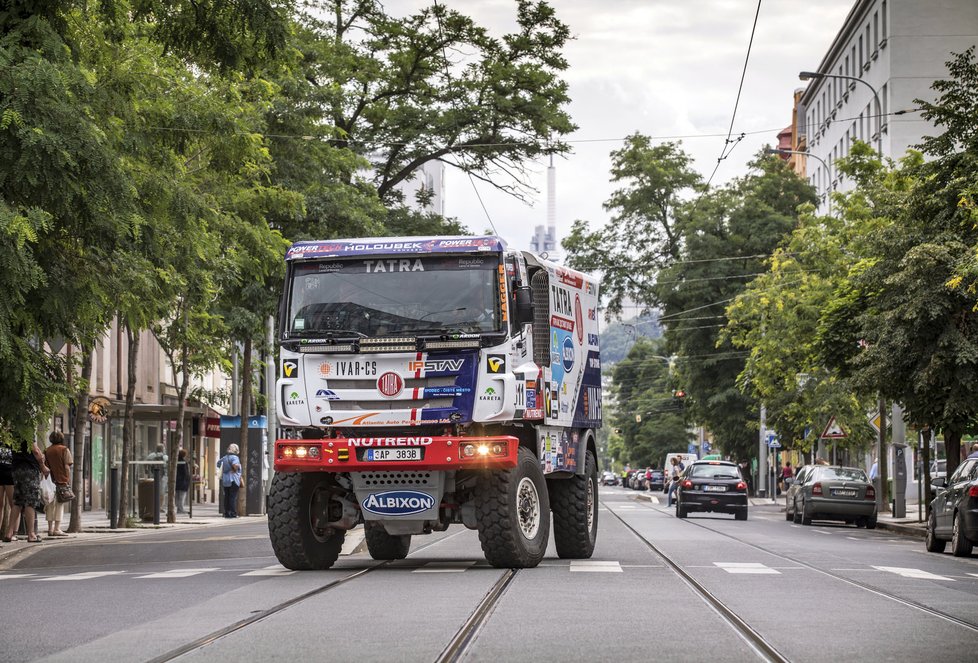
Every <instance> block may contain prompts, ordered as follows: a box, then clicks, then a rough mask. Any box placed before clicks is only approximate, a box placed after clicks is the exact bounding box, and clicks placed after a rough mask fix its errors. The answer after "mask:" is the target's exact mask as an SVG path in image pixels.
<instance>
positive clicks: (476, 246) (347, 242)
mask: <svg viewBox="0 0 978 663" xmlns="http://www.w3.org/2000/svg"><path fill="white" fill-rule="evenodd" d="M505 250H506V241H505V240H503V239H502V238H501V237H496V236H493V235H482V236H478V237H463V236H437V237H361V238H353V239H327V240H318V241H306V242H296V243H295V244H293V245H292V246H291V247H290V248H289V250H288V253H286V254H285V259H286V260H309V259H316V258H343V257H348V256H367V255H423V254H426V253H502V252H504V251H505Z"/></svg>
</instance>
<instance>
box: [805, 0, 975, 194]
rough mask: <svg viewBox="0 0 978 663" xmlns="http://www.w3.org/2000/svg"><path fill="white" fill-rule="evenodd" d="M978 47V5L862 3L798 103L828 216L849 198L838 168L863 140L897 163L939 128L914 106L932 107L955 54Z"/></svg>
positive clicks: (897, 0) (810, 172)
mask: <svg viewBox="0 0 978 663" xmlns="http://www.w3.org/2000/svg"><path fill="white" fill-rule="evenodd" d="M976 43H978V2H976V1H975V0H927V1H924V2H922V1H920V0H857V1H856V2H855V4H854V5H853V7H852V10H851V11H850V12H849V15H848V16H847V17H846V20H845V23H844V24H843V26H842V28H841V29H840V30H839V33H838V34H837V35H836V37H835V39H834V40H833V41H832V44H831V45H830V46H829V49H828V51H827V52H826V53H825V55H824V56H823V57H822V60H821V62H820V63H819V64H818V67H817V68H813V69H811V71H812V72H813V73H814V74H815V77H812V78H811V79H810V81H809V83H808V87H807V88H806V89H805V90H804V92H803V93H802V95H801V98H800V100H799V101H798V110H797V114H798V124H799V127H798V134H799V135H798V143H799V144H803V145H805V146H806V149H807V151H808V153H809V154H811V155H812V157H815V158H813V159H812V160H811V161H809V163H808V164H807V168H806V172H807V176H808V180H809V181H810V182H811V183H812V184H813V185H814V186H815V187H816V189H817V190H818V193H819V196H820V203H819V204H820V211H822V212H824V211H825V210H826V209H827V194H828V193H829V192H830V191H836V190H838V191H847V190H850V189H851V188H852V186H853V185H852V182H849V181H846V178H844V177H842V176H841V175H840V174H839V172H838V169H837V168H836V166H835V161H836V160H837V159H839V158H841V157H845V156H846V155H848V154H849V150H850V148H851V145H852V143H853V141H855V140H862V141H864V142H866V143H869V144H870V145H871V146H872V147H873V148H874V149H876V150H877V151H879V152H880V153H881V154H883V155H884V156H886V157H891V158H894V159H898V158H900V157H901V156H903V155H904V154H905V153H906V151H907V149H908V148H911V147H914V146H915V145H916V144H918V143H919V142H920V140H921V138H922V137H923V136H925V135H929V134H932V133H933V132H934V127H933V126H932V125H931V124H930V123H929V122H927V121H926V120H924V119H923V118H922V117H921V116H920V113H919V112H918V111H917V110H916V108H917V104H916V103H915V102H914V99H927V100H933V99H934V98H935V97H936V95H935V92H934V90H932V89H931V84H932V83H933V82H934V81H935V80H937V79H940V78H944V77H945V76H946V75H947V68H946V67H945V62H947V61H948V60H949V59H950V58H951V55H952V53H960V52H963V51H965V50H966V49H968V48H970V47H972V46H974V45H975V44H976Z"/></svg>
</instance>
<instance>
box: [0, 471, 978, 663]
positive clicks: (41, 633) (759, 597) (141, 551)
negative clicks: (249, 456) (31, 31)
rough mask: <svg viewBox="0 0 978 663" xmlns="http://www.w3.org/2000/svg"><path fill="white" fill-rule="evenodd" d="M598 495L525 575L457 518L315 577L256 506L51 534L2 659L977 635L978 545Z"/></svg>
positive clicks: (13, 576)
mask: <svg viewBox="0 0 978 663" xmlns="http://www.w3.org/2000/svg"><path fill="white" fill-rule="evenodd" d="M656 497H658V496H656ZM601 500H602V508H601V510H600V513H599V536H598V545H597V548H596V550H595V554H594V556H593V558H592V559H591V560H573V561H572V560H561V559H559V558H558V557H557V556H556V553H555V552H554V551H553V550H551V551H550V553H549V554H548V555H547V557H546V558H545V559H544V561H543V563H542V564H541V565H540V566H539V567H538V568H536V569H527V570H521V571H518V572H516V573H515V574H512V573H510V572H508V571H506V570H500V569H493V568H491V567H489V566H488V565H487V564H486V563H485V561H484V560H483V558H482V553H481V549H480V547H479V542H478V537H477V535H476V533H475V532H473V531H469V530H466V529H464V528H462V527H460V526H459V527H454V526H453V527H452V528H450V529H449V530H448V531H447V532H444V533H437V534H433V535H430V536H419V537H415V538H414V541H413V545H412V552H411V554H410V555H409V556H408V558H407V559H405V560H402V561H398V562H394V563H389V564H380V563H378V562H375V561H373V560H372V559H370V557H369V556H368V555H367V554H366V553H358V554H353V555H347V556H343V557H341V558H340V560H339V562H338V563H337V565H336V566H335V567H334V568H333V569H331V570H329V571H321V572H304V573H291V572H288V571H286V570H285V569H282V568H281V567H280V566H278V565H277V563H276V560H275V558H274V556H273V554H272V551H271V547H270V545H269V543H268V538H267V534H266V528H265V523H264V521H263V520H260V519H242V520H239V521H233V522H231V523H228V524H224V523H222V524H220V525H218V526H202V527H194V528H192V529H181V530H167V531H152V532H148V533H147V532H141V533H138V534H124V535H111V536H106V537H105V540H102V539H98V540H96V541H95V542H94V543H82V542H81V541H79V542H77V543H71V544H68V545H58V546H50V547H47V548H42V549H40V550H37V551H36V552H34V554H32V555H31V556H30V557H28V558H26V559H23V560H22V561H20V562H19V563H17V564H15V565H14V566H13V567H12V568H7V569H5V570H3V571H0V588H2V589H0V624H2V633H3V638H2V641H3V645H2V647H0V661H33V660H64V661H111V660H118V661H150V660H154V659H158V660H168V659H171V658H174V657H175V656H176V655H177V654H180V656H179V659H180V660H202V661H203V660H217V659H220V660H228V659H235V658H237V659H239V660H240V659H241V658H242V657H243V658H245V659H246V660H289V661H296V660H330V661H357V662H362V661H437V660H454V659H452V658H451V657H449V656H448V655H447V654H446V652H455V654H454V655H455V656H456V657H457V659H458V660H472V661H485V660H494V661H594V660H602V661H635V660H656V659H657V660H670V661H671V660H689V661H755V660H759V659H760V660H765V656H767V660H771V656H770V654H765V651H767V650H764V648H763V647H761V648H759V646H758V644H757V643H758V642H762V643H764V646H766V647H769V648H770V651H772V652H774V653H775V655H776V656H780V657H781V659H780V660H785V659H786V660H792V661H825V660H850V661H851V660H893V659H900V660H904V661H918V660H941V661H942V662H945V661H971V660H973V659H974V652H975V651H976V650H978V557H971V558H967V559H961V558H955V557H952V556H951V555H950V554H944V555H933V554H928V553H926V552H925V551H924V549H923V543H922V542H921V540H920V539H915V538H909V537H903V536H900V535H896V534H893V533H890V532H884V531H880V530H876V531H867V530H865V529H856V528H854V527H851V526H850V527H843V526H841V525H829V524H825V525H820V524H819V525H816V526H813V527H803V526H796V525H793V524H791V523H788V522H785V520H784V515H783V513H781V512H780V511H779V507H778V506H775V505H770V506H755V507H753V508H752V510H751V513H750V519H749V520H748V521H747V522H737V521H734V519H733V517H732V516H726V515H716V516H714V515H710V514H691V515H690V517H689V518H687V519H686V520H683V521H680V520H677V519H676V518H675V517H674V516H673V513H672V510H670V509H666V508H665V506H664V503H662V504H658V503H655V502H650V501H648V500H644V499H639V498H638V496H637V494H635V493H633V492H632V491H627V490H624V489H622V488H602V492H601ZM42 546H43V544H42ZM487 595H488V596H491V597H493V598H494V599H495V600H493V601H492V602H485V601H484V599H485V598H486V597H487ZM710 601H713V602H714V604H711V603H710ZM717 605H719V606H721V607H720V608H718V607H717ZM480 606H482V607H481V608H480ZM727 609H729V610H730V611H731V612H732V614H733V615H735V619H739V620H741V622H742V624H744V625H746V628H747V630H748V631H749V632H750V633H753V636H749V635H748V636H745V634H744V633H745V630H744V628H738V627H737V626H736V625H735V624H732V623H731V618H729V617H726V616H724V610H727ZM473 616H475V617H473ZM470 618H472V619H470ZM52 625H53V626H52ZM461 633H464V634H467V635H465V637H464V638H462V637H461V636H460V634H461ZM752 638H753V639H752ZM453 642H454V643H455V644H456V649H454V650H453V649H452V643H453ZM774 660H779V659H777V658H775V659H774Z"/></svg>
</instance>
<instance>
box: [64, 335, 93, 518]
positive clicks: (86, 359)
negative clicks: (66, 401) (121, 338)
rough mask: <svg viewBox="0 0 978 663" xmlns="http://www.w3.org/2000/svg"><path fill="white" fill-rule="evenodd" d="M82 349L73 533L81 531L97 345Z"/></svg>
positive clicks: (75, 423) (74, 425) (77, 395)
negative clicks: (90, 399)
mask: <svg viewBox="0 0 978 663" xmlns="http://www.w3.org/2000/svg"><path fill="white" fill-rule="evenodd" d="M80 350H81V355H82V366H81V369H82V374H81V378H82V379H81V382H80V383H79V384H78V391H77V392H75V420H74V421H73V422H72V423H71V427H72V430H73V431H74V440H75V449H74V451H73V453H74V457H75V464H74V465H72V466H71V467H72V469H71V490H72V492H74V493H75V499H74V500H72V502H71V522H70V523H69V524H68V531H69V532H71V533H78V532H80V531H81V511H82V502H83V501H84V496H85V491H84V490H83V485H82V484H83V481H82V478H83V477H82V475H83V471H84V469H85V467H84V465H85V428H86V426H87V425H88V386H89V384H90V383H91V381H92V359H93V357H94V355H95V346H94V344H93V345H91V346H86V345H83V346H81V348H80Z"/></svg>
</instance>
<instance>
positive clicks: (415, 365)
mask: <svg viewBox="0 0 978 663" xmlns="http://www.w3.org/2000/svg"><path fill="white" fill-rule="evenodd" d="M464 363H465V360H464V359H426V360H425V361H409V362H408V370H409V371H411V372H412V373H414V372H416V371H434V372H436V373H441V372H443V371H451V372H456V371H460V370H462V364H464Z"/></svg>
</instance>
